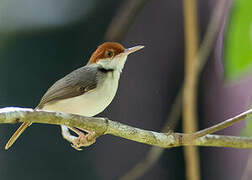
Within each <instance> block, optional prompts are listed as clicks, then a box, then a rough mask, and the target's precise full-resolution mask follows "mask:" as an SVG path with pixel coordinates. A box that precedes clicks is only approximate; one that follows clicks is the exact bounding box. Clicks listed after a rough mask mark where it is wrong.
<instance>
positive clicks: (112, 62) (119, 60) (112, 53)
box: [88, 42, 144, 72]
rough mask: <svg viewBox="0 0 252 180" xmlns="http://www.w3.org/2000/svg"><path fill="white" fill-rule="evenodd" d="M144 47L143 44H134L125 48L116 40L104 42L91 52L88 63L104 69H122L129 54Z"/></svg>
mask: <svg viewBox="0 0 252 180" xmlns="http://www.w3.org/2000/svg"><path fill="white" fill-rule="evenodd" d="M142 48H144V46H135V47H132V48H128V49H125V48H124V47H123V46H122V45H121V44H119V43H116V42H105V43H103V44H102V45H100V46H98V48H97V49H96V51H95V52H94V53H93V54H92V56H91V58H90V60H89V62H88V64H89V65H90V64H97V65H100V66H102V67H103V68H104V69H113V70H118V71H119V72H121V71H122V69H123V67H124V64H125V62H126V59H127V57H128V55H129V54H131V53H133V52H135V51H138V50H140V49H142Z"/></svg>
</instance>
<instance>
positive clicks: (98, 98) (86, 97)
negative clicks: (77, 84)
mask: <svg viewBox="0 0 252 180" xmlns="http://www.w3.org/2000/svg"><path fill="white" fill-rule="evenodd" d="M119 77H120V73H119V72H118V71H114V72H109V73H108V74H107V76H106V79H105V80H104V82H103V83H102V84H100V85H98V86H97V88H95V89H94V90H91V91H89V92H86V93H84V94H83V95H81V96H77V97H73V98H68V99H64V100H59V101H57V102H55V103H51V104H50V103H48V104H46V105H44V107H43V108H42V110H47V111H56V112H65V113H72V114H79V115H83V116H88V117H91V116H95V115H96V114H99V113H100V112H102V111H103V110H104V109H105V108H106V107H107V106H108V105H109V104H110V103H111V101H112V100H113V98H114V97H115V94H116V91H117V87H118V81H119Z"/></svg>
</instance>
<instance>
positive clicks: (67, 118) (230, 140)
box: [0, 107, 252, 148]
mask: <svg viewBox="0 0 252 180" xmlns="http://www.w3.org/2000/svg"><path fill="white" fill-rule="evenodd" d="M249 115H252V109H250V110H248V111H246V112H244V113H242V114H240V115H238V116H236V117H234V118H230V119H228V120H226V121H224V122H222V123H219V124H217V125H215V126H212V127H210V128H207V129H205V130H202V131H205V132H206V131H208V130H209V129H211V132H216V131H218V130H221V129H223V128H225V127H228V126H231V125H232V124H234V123H236V122H238V121H241V120H244V119H245V118H246V117H248V116H249ZM19 122H33V123H44V124H57V125H66V126H71V127H77V128H83V129H87V130H91V131H95V132H96V134H97V136H101V135H105V134H111V135H114V136H118V137H121V138H125V139H129V140H132V141H136V142H140V143H144V144H149V145H153V146H158V147H162V148H171V147H178V146H187V145H196V146H216V147H233V148H252V138H244V137H235V136H219V135H207V136H203V137H199V138H197V139H194V140H193V141H187V140H188V137H193V136H194V135H195V134H184V133H173V132H171V133H158V132H154V131H147V130H143V129H139V128H135V127H132V126H128V125H125V124H122V123H119V122H116V121H112V120H109V119H107V118H97V117H84V116H79V115H74V114H67V113H59V112H47V111H36V110H32V109H27V108H14V107H7V108H2V109H0V124H3V123H19ZM213 127H214V130H213Z"/></svg>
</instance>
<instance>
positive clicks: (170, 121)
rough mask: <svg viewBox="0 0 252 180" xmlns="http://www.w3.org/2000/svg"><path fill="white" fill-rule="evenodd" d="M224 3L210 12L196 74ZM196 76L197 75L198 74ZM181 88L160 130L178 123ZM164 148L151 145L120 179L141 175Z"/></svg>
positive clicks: (213, 38) (214, 36)
mask: <svg viewBox="0 0 252 180" xmlns="http://www.w3.org/2000/svg"><path fill="white" fill-rule="evenodd" d="M226 3H227V1H226V0H221V1H218V2H217V4H216V7H215V9H214V10H213V12H212V16H211V19H210V22H209V25H208V27H207V31H206V33H205V35H204V38H203V40H202V43H201V46H200V49H199V52H198V54H197V57H196V59H197V60H196V61H199V66H198V67H196V70H197V71H198V74H200V73H201V71H202V69H203V67H204V66H205V64H206V62H207V59H208V56H209V54H210V52H211V50H212V47H213V45H214V43H215V41H216V39H217V35H218V33H219V30H220V27H221V23H222V21H223V17H224V13H225V6H226ZM197 77H199V75H198V76H197ZM182 89H183V87H182V88H181V89H180V90H179V92H178V95H177V96H176V98H175V103H174V104H173V106H172V109H171V112H170V115H169V116H168V118H167V120H166V122H165V125H164V127H163V130H162V132H167V130H168V129H174V127H175V126H176V124H177V123H178V119H179V115H180V111H181V101H182V100H181V99H182V95H181V94H182ZM174 112H176V113H174ZM164 150H165V149H160V148H158V147H152V148H151V149H150V151H149V152H148V153H147V155H146V156H145V157H144V159H143V160H141V161H140V162H139V163H138V164H136V165H135V166H134V167H133V168H132V169H131V170H130V171H128V172H127V173H126V174H125V175H124V176H122V179H124V178H125V179H127V178H128V179H129V178H130V179H131V180H133V179H137V178H139V177H140V176H142V175H143V174H144V173H145V172H146V171H148V169H150V168H151V167H152V166H153V165H154V164H155V162H156V161H157V160H158V159H159V157H160V156H161V155H162V153H163V151H164ZM149 156H150V157H149ZM140 167H141V168H140Z"/></svg>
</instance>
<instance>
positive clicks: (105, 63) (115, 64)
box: [97, 55, 128, 73]
mask: <svg viewBox="0 0 252 180" xmlns="http://www.w3.org/2000/svg"><path fill="white" fill-rule="evenodd" d="M127 57H128V56H127V55H118V56H115V57H114V58H113V59H109V58H106V59H101V60H99V61H98V62H97V64H99V65H101V66H102V67H103V68H104V69H113V70H117V71H118V72H120V73H121V72H122V70H123V67H124V64H125V62H126V60H127Z"/></svg>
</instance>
